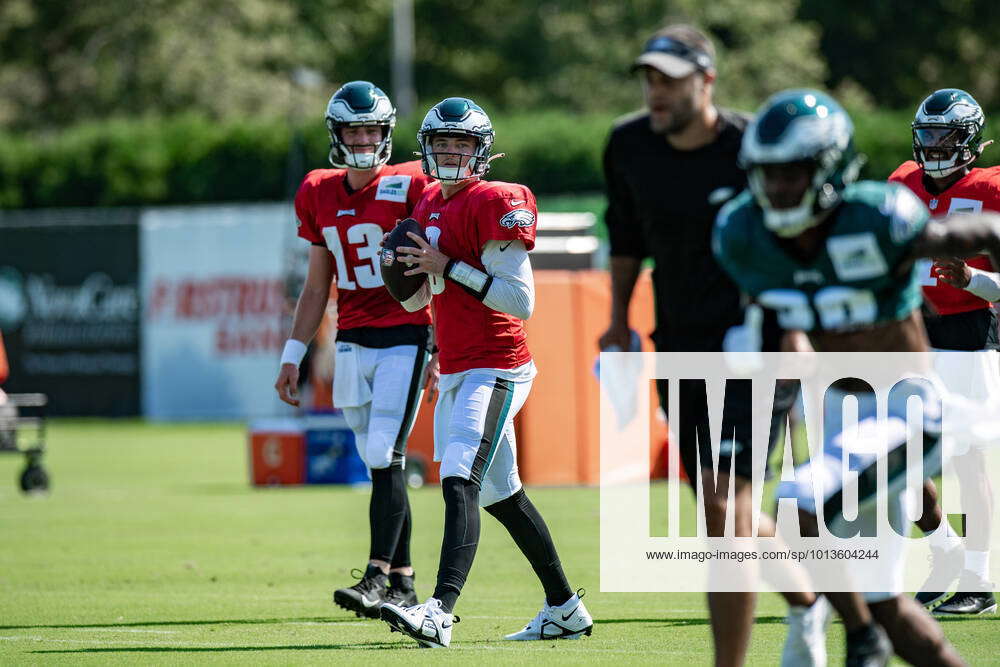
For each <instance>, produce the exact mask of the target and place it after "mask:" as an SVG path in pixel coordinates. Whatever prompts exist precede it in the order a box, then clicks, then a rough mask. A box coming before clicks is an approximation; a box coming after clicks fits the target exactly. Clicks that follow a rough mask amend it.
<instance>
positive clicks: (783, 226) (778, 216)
mask: <svg viewBox="0 0 1000 667" xmlns="http://www.w3.org/2000/svg"><path fill="white" fill-rule="evenodd" d="M812 199H813V198H812V197H811V196H808V195H807V196H804V197H802V200H803V201H802V203H800V204H799V205H798V206H794V207H792V208H782V209H776V208H770V207H768V208H765V209H764V225H765V226H766V227H767V228H768V229H770V230H771V231H772V232H774V233H775V234H777V235H778V236H781V237H783V238H790V237H793V236H798V235H799V234H801V233H802V232H804V231H805V230H807V229H809V228H810V227H812V226H813V225H815V224H816V219H815V217H814V216H813V211H812Z"/></svg>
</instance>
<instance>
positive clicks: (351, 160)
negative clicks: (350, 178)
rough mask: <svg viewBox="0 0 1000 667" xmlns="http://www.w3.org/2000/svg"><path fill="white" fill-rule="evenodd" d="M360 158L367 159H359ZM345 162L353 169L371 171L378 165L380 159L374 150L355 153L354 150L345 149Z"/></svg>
mask: <svg viewBox="0 0 1000 667" xmlns="http://www.w3.org/2000/svg"><path fill="white" fill-rule="evenodd" d="M359 158H367V159H365V160H359ZM344 163H345V164H346V165H347V166H348V167H350V168H351V169H357V170H358V171H371V170H372V169H374V168H375V167H377V166H378V160H377V159H376V156H375V153H374V152H372V153H355V152H353V151H344Z"/></svg>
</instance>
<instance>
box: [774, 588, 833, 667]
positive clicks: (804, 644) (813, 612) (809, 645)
mask: <svg viewBox="0 0 1000 667" xmlns="http://www.w3.org/2000/svg"><path fill="white" fill-rule="evenodd" d="M832 615H833V608H832V607H831V606H830V603H829V601H828V600H827V599H826V597H825V596H822V595H820V596H819V597H818V598H816V602H814V603H813V604H812V606H810V607H789V608H788V636H787V637H786V638H785V647H784V649H782V651H781V667H826V626H827V625H828V624H829V622H830V618H831V616H832Z"/></svg>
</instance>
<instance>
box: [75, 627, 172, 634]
mask: <svg viewBox="0 0 1000 667" xmlns="http://www.w3.org/2000/svg"><path fill="white" fill-rule="evenodd" d="M66 629H68V630H69V629H71V630H76V631H78V632H134V633H137V634H139V633H145V634H151V635H179V634H180V631H179V630H137V629H134V628H66Z"/></svg>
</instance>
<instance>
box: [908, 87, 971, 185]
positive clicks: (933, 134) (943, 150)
mask: <svg viewBox="0 0 1000 667" xmlns="http://www.w3.org/2000/svg"><path fill="white" fill-rule="evenodd" d="M985 126H986V117H985V116H984V115H983V109H982V107H980V106H979V103H978V102H976V100H975V99H974V98H973V97H972V95H970V94H969V93H967V92H965V91H964V90H959V89H958V88H945V89H943V90H938V91H935V92H934V93H931V94H930V95H929V96H928V97H927V99H925V100H924V101H923V102H921V103H920V106H919V107H917V114H916V117H915V118H914V119H913V125H912V128H913V159H914V160H916V162H917V164H919V165H920V168H921V169H923V170H924V173H926V174H927V175H928V176H930V177H931V178H945V177H947V176H950V175H951V174H954V173H955V172H956V171H958V170H960V169H962V168H963V167H965V166H967V165H970V164H972V163H973V162H975V161H976V159H977V158H978V157H979V156H980V155H981V154H982V152H983V148H985V147H986V144H984V143H983V128H984V127H985Z"/></svg>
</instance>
